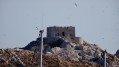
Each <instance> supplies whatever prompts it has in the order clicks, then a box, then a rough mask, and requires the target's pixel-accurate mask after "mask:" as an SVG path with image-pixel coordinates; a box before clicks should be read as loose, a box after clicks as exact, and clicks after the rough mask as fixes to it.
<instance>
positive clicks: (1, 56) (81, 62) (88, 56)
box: [0, 37, 119, 67]
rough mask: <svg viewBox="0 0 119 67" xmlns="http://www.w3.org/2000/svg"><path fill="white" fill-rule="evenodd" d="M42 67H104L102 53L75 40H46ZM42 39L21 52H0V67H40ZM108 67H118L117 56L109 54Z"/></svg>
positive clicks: (14, 50) (87, 44)
mask: <svg viewBox="0 0 119 67" xmlns="http://www.w3.org/2000/svg"><path fill="white" fill-rule="evenodd" d="M43 47H44V48H43V67H102V65H103V61H104V58H103V55H104V54H103V52H104V51H103V50H102V49H101V48H99V47H98V45H96V44H89V43H87V42H85V43H84V44H79V43H78V42H76V41H75V40H74V39H73V38H59V37H54V38H44V46H43ZM38 49H40V38H37V40H36V41H32V42H30V43H29V44H28V45H27V46H25V47H24V48H22V49H19V48H13V49H0V67H30V66H31V67H37V66H38ZM117 53H118V52H117ZM107 67H119V58H118V57H117V55H112V54H109V53H107Z"/></svg>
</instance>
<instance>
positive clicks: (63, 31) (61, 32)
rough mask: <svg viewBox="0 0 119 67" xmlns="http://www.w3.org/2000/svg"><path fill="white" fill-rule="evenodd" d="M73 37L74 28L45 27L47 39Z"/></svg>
mask: <svg viewBox="0 0 119 67" xmlns="http://www.w3.org/2000/svg"><path fill="white" fill-rule="evenodd" d="M57 36H60V37H68V36H69V37H75V27H72V26H68V27H58V26H53V27H47V37H57Z"/></svg>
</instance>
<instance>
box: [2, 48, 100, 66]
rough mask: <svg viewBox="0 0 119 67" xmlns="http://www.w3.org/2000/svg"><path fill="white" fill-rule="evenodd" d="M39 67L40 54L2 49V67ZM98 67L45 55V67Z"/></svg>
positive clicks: (92, 64) (93, 64)
mask: <svg viewBox="0 0 119 67" xmlns="http://www.w3.org/2000/svg"><path fill="white" fill-rule="evenodd" d="M33 56H35V57H34V59H33ZM30 66H32V67H38V52H37V51H36V52H35V54H34V52H33V51H28V50H22V49H0V67H30ZM79 66H81V67H89V66H91V67H97V66H98V65H97V64H95V63H88V62H80V61H71V60H64V59H62V58H60V57H58V56H56V55H50V56H48V55H43V67H79Z"/></svg>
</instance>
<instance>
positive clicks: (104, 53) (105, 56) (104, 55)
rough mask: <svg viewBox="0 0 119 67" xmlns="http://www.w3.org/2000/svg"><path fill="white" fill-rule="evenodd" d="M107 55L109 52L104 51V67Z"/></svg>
mask: <svg viewBox="0 0 119 67" xmlns="http://www.w3.org/2000/svg"><path fill="white" fill-rule="evenodd" d="M106 53H107V51H106V50H105V51H104V66H103V67H106Z"/></svg>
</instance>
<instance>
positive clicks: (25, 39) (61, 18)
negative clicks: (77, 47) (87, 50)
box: [0, 0, 119, 54]
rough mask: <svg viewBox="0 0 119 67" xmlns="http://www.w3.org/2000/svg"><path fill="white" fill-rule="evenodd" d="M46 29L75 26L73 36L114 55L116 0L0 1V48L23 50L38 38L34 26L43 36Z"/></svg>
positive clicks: (118, 32) (118, 30) (118, 24)
mask: <svg viewBox="0 0 119 67" xmlns="http://www.w3.org/2000/svg"><path fill="white" fill-rule="evenodd" d="M42 17H43V18H42ZM49 26H75V29H76V36H77V37H82V38H83V39H84V40H86V41H87V42H89V43H91V44H97V45H98V46H99V47H101V48H102V49H106V50H107V52H109V53H112V54H115V52H116V51H117V50H118V49H119V0H0V48H15V47H24V46H26V45H27V44H28V43H30V42H31V41H33V40H36V38H37V37H38V34H39V31H38V30H37V29H36V27H38V28H39V30H40V29H44V30H45V32H44V34H43V35H44V36H46V28H47V27H49Z"/></svg>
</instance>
